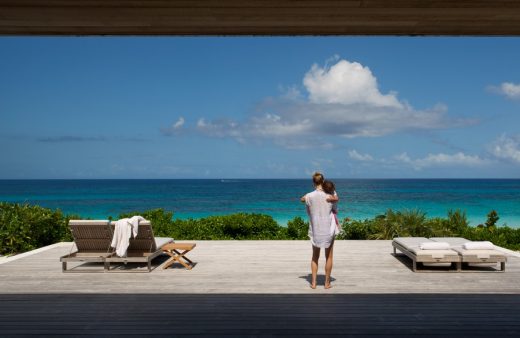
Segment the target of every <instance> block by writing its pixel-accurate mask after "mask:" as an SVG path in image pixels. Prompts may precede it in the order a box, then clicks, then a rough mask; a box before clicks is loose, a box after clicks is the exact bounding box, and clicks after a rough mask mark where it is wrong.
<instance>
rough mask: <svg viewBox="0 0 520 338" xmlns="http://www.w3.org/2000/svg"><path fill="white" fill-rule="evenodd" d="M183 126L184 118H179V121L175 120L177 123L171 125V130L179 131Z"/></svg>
mask: <svg viewBox="0 0 520 338" xmlns="http://www.w3.org/2000/svg"><path fill="white" fill-rule="evenodd" d="M183 125H184V117H182V116H181V117H179V119H178V120H177V122H175V123H174V124H173V126H172V127H173V129H180V128H182V126H183Z"/></svg>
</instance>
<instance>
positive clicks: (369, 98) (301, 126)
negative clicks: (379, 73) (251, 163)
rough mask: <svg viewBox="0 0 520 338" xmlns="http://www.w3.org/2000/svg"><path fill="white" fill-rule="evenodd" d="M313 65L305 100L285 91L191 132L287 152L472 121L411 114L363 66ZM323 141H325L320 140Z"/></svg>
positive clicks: (439, 111) (442, 112) (428, 112)
mask: <svg viewBox="0 0 520 338" xmlns="http://www.w3.org/2000/svg"><path fill="white" fill-rule="evenodd" d="M332 61H333V62H334V61H336V63H335V64H333V65H330V66H329V65H326V66H324V67H320V66H318V65H313V66H312V67H311V69H310V70H309V71H308V72H307V73H306V74H305V75H304V78H303V85H304V87H305V89H306V90H307V93H308V96H307V97H305V95H304V94H302V93H300V91H298V90H297V89H296V88H294V87H290V88H289V89H288V90H287V92H286V93H285V94H284V95H282V96H280V97H278V98H267V99H265V100H264V101H263V102H262V103H261V104H260V105H258V106H257V107H256V110H255V113H253V114H252V115H250V116H249V117H248V118H247V119H246V120H245V121H241V122H238V121H232V120H229V119H219V120H215V121H206V120H205V119H200V120H199V122H198V123H197V131H199V132H201V133H204V134H206V135H208V136H212V137H232V138H235V139H236V140H238V141H239V142H247V141H264V140H268V141H271V142H273V143H275V144H278V145H280V146H283V147H286V148H292V149H307V148H310V147H316V148H319V147H321V148H327V147H329V148H330V147H332V143H331V141H333V137H345V138H355V137H378V136H383V135H388V134H392V133H396V132H400V131H406V130H431V129H443V128H453V127H457V126H462V125H467V124H471V123H475V121H469V120H454V119H450V118H448V117H447V116H446V112H447V108H446V107H445V106H443V105H440V104H439V105H437V106H435V107H433V108H430V109H425V110H416V109H414V108H413V107H411V106H410V105H409V104H407V103H406V102H404V101H403V102H401V101H399V100H398V98H397V94H396V93H388V94H382V93H381V92H380V91H379V89H378V84H377V79H376V77H375V76H374V75H373V74H372V72H371V71H370V69H369V68H368V67H365V66H363V65H361V64H360V63H357V62H350V61H347V60H338V59H337V58H335V59H334V60H332ZM325 139H326V140H328V141H327V142H325V141H324V140H325Z"/></svg>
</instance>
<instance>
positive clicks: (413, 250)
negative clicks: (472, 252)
mask: <svg viewBox="0 0 520 338" xmlns="http://www.w3.org/2000/svg"><path fill="white" fill-rule="evenodd" d="M429 242H430V243H435V242H434V241H432V240H429V239H428V238H425V237H396V238H394V240H393V241H392V246H393V247H394V255H397V251H396V250H399V251H401V252H402V253H403V254H405V255H406V256H408V257H409V258H410V259H411V260H412V270H413V271H414V272H417V271H418V270H417V263H450V264H451V265H453V263H455V265H456V268H457V271H460V268H461V260H460V256H459V254H458V252H456V251H454V250H450V249H446V250H424V249H421V244H423V243H429Z"/></svg>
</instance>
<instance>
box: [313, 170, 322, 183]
mask: <svg viewBox="0 0 520 338" xmlns="http://www.w3.org/2000/svg"><path fill="white" fill-rule="evenodd" d="M323 180H324V178H323V175H322V174H321V173H320V172H315V173H314V174H313V175H312V183H314V185H315V186H318V185H322V184H323Z"/></svg>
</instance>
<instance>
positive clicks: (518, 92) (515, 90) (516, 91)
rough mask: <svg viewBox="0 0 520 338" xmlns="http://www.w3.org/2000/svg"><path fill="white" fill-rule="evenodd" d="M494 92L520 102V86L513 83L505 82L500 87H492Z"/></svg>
mask: <svg viewBox="0 0 520 338" xmlns="http://www.w3.org/2000/svg"><path fill="white" fill-rule="evenodd" d="M490 88H491V90H492V91H495V92H497V93H499V94H502V95H504V96H506V97H507V98H509V99H513V100H518V99H520V84H514V83H512V82H503V83H502V84H500V86H498V87H494V86H493V87H490Z"/></svg>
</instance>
